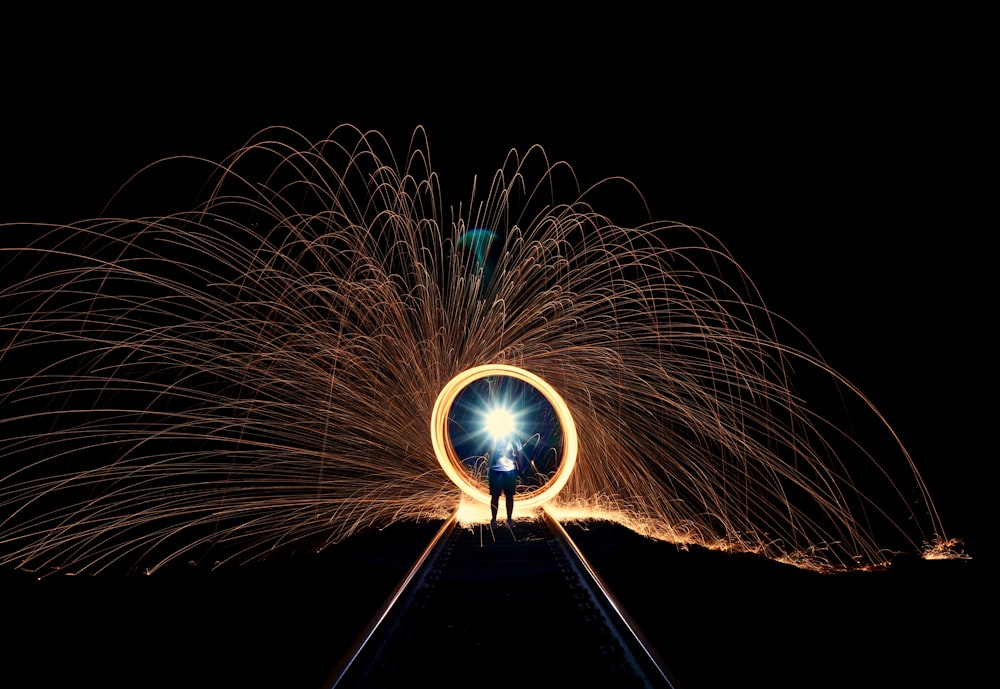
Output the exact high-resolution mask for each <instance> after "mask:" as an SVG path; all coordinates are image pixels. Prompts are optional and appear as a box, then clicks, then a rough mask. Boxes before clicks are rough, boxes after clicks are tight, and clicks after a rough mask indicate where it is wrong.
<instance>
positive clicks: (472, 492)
mask: <svg viewBox="0 0 1000 689" xmlns="http://www.w3.org/2000/svg"><path fill="white" fill-rule="evenodd" d="M489 376H509V377H511V378H516V379H517V380H520V381H523V382H525V383H528V384H529V385H532V386H534V388H535V389H536V390H538V392H540V393H541V394H542V396H543V397H545V399H546V400H547V401H548V403H549V404H551V405H552V408H553V409H554V410H555V412H556V417H557V418H558V419H559V424H560V425H561V426H562V431H563V448H562V456H561V457H560V459H559V468H558V469H557V470H556V473H555V476H553V477H552V479H551V480H550V481H549V482H548V483H546V484H545V485H544V486H542V487H541V488H540V489H538V490H534V491H531V492H530V493H526V494H525V495H523V496H518V504H519V505H521V506H522V507H524V508H526V509H530V508H534V507H540V506H541V505H543V504H545V503H546V502H548V501H549V500H551V499H552V498H554V497H555V496H556V495H558V494H559V491H561V490H562V489H563V487H564V486H565V485H566V482H567V481H568V480H569V477H570V475H571V474H572V473H573V468H574V467H575V466H576V454H577V449H578V447H579V441H578V439H577V435H576V425H575V424H574V423H573V415H572V414H571V413H570V411H569V407H567V406H566V402H565V401H563V398H562V397H561V396H560V395H559V393H558V392H556V391H555V389H554V388H553V387H552V386H551V385H549V384H548V383H547V382H545V381H544V380H543V379H541V378H539V377H538V376H536V375H535V374H534V373H531V372H529V371H525V370H524V369H522V368H517V367H516V366H508V365H505V364H485V365H483V366H476V367H474V368H470V369H466V370H465V371H462V372H461V373H459V374H458V375H457V376H455V377H454V378H452V379H451V380H449V381H448V383H447V384H446V385H445V386H444V388H442V390H441V392H440V394H438V398H437V401H436V402H435V403H434V409H433V411H432V412H431V443H432V444H433V445H434V454H435V455H437V459H438V462H440V464H441V468H442V469H444V472H445V473H446V474H447V475H448V477H449V478H450V479H451V480H452V481H453V482H454V483H455V485H457V486H458V487H459V488H461V489H462V490H463V491H464V492H465V494H466V495H468V496H469V497H471V498H473V499H475V500H478V501H479V502H483V503H489V501H490V495H489V493H488V492H485V491H483V489H482V488H481V487H480V486H479V485H477V484H474V483H472V482H471V481H470V480H469V476H468V474H467V473H466V472H465V471H464V470H462V469H461V468H460V467H461V465H462V461H461V459H460V458H459V457H458V453H457V452H455V448H454V446H453V445H452V443H451V438H450V436H449V434H448V413H449V412H450V411H451V405H452V404H453V403H454V402H455V399H456V398H457V397H458V396H459V394H461V392H462V391H463V390H464V389H465V388H466V386H468V385H469V384H471V383H474V382H475V381H477V380H479V379H481V378H487V377H489Z"/></svg>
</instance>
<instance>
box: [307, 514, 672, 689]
mask: <svg viewBox="0 0 1000 689" xmlns="http://www.w3.org/2000/svg"><path fill="white" fill-rule="evenodd" d="M541 515H542V516H541V517H539V518H536V519H532V520H528V521H520V522H517V523H515V524H514V525H513V527H512V528H508V527H507V526H506V525H502V524H501V525H500V526H499V527H498V528H495V529H491V528H490V527H489V526H485V525H483V526H476V527H473V528H469V527H462V526H459V525H458V524H457V522H456V519H455V518H454V517H452V518H451V519H450V520H449V521H448V522H446V523H445V524H444V525H443V526H442V527H441V529H440V530H439V531H438V533H437V535H436V536H435V537H434V539H433V541H432V542H431V543H430V545H428V547H427V548H426V550H425V551H424V552H423V554H422V555H421V556H420V557H419V558H418V560H417V562H416V564H415V565H414V566H413V568H412V569H411V570H410V571H409V573H408V574H407V575H406V576H405V577H404V578H403V581H402V582H401V583H400V585H399V586H398V587H397V589H396V590H395V592H394V593H393V594H392V596H390V598H389V599H388V600H387V601H386V603H385V604H384V606H383V608H382V609H381V610H380V612H379V613H378V614H377V615H376V617H375V618H374V619H373V620H372V622H371V623H370V625H369V627H368V629H366V630H365V632H364V633H363V634H362V635H361V637H360V639H359V641H358V642H357V644H356V645H355V647H354V648H352V649H351V650H350V652H349V653H348V654H346V655H345V657H344V658H343V660H342V661H341V662H340V664H339V665H338V667H337V668H336V669H335V671H334V672H333V673H332V675H331V678H330V680H329V682H328V683H327V685H326V687H327V688H328V689H362V688H364V689H371V688H377V689H383V688H384V689H391V688H393V687H403V686H406V687H412V686H414V684H419V685H420V686H424V684H425V683H430V686H434V687H435V688H436V689H444V688H447V687H460V686H461V687H466V688H471V689H483V688H484V687H505V688H506V689H516V688H517V687H536V686H547V687H553V689H555V688H557V687H562V686H570V685H575V686H581V687H601V688H602V689H616V688H622V689H626V688H628V689H631V688H646V689H659V688H661V687H664V688H670V689H678V685H677V684H676V681H675V680H673V679H672V678H671V677H670V675H669V673H668V671H667V670H666V668H665V666H664V665H663V663H662V662H660V661H659V660H658V659H657V658H656V656H655V653H654V652H653V651H652V650H651V648H650V647H649V645H648V644H646V643H645V642H644V640H643V638H642V635H641V632H640V631H639V630H638V629H637V628H636V627H635V625H634V624H632V623H631V622H630V620H629V618H628V615H627V613H626V612H625V611H624V610H623V609H622V608H621V606H620V605H619V604H618V603H617V602H616V601H615V599H614V597H613V596H612V594H611V593H610V591H608V590H607V588H606V587H605V586H604V584H603V583H602V582H601V580H600V578H599V577H598V576H597V574H596V573H595V572H594V570H593V568H592V567H591V566H590V565H589V564H588V563H587V561H586V559H585V558H584V557H583V555H582V553H581V552H580V550H579V549H578V548H577V547H576V545H575V544H574V543H573V541H572V540H571V539H570V537H569V535H568V534H567V533H566V531H565V530H564V529H563V528H562V526H561V525H560V524H559V523H558V522H557V521H556V520H555V519H554V518H553V517H551V515H549V514H548V513H547V512H545V511H542V513H541Z"/></svg>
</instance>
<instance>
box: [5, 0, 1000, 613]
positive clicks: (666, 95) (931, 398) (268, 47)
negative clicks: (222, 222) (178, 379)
mask: <svg viewBox="0 0 1000 689" xmlns="http://www.w3.org/2000/svg"><path fill="white" fill-rule="evenodd" d="M909 20H911V21H916V20H914V19H913V18H912V17H911V18H909ZM939 20H941V18H934V17H926V18H920V19H919V21H917V22H916V23H915V24H913V23H911V24H910V25H909V30H908V31H904V32H893V33H892V34H891V35H892V36H893V38H891V39H888V38H886V36H887V35H889V34H887V32H886V31H884V30H878V29H875V28H871V26H870V25H868V24H867V23H866V26H869V28H866V29H864V30H861V29H858V28H857V27H856V26H854V25H849V26H848V25H845V26H843V27H840V30H836V31H833V30H830V31H824V32H822V33H815V34H814V33H813V27H812V26H803V27H801V32H799V33H798V34H796V35H797V38H790V37H789V35H785V34H783V35H782V36H781V37H780V40H776V39H778V37H777V36H775V35H771V34H767V33H764V34H761V33H757V32H753V33H752V35H748V36H745V37H744V38H742V39H740V40H739V42H735V43H734V42H732V41H731V40H725V41H723V40H714V41H713V40H711V38H710V37H711V35H712V32H709V34H708V35H709V38H708V39H706V40H704V41H702V40H694V39H693V38H691V37H690V36H688V35H687V32H686V31H684V30H683V29H682V28H681V27H677V26H664V25H662V24H661V25H656V26H649V25H648V24H649V23H648V22H645V21H643V18H641V17H639V18H632V19H630V20H629V21H627V22H611V23H610V24H606V23H604V22H603V21H595V22H593V23H588V25H587V27H586V29H585V30H580V28H577V27H573V29H572V30H569V29H567V30H566V31H561V32H556V31H555V27H548V28H547V29H536V30H534V31H526V32H514V31H508V32H507V33H506V34H504V39H503V40H494V39H491V38H489V37H488V36H485V35H481V34H477V33H476V32H472V33H473V34H475V35H476V36H477V38H476V42H475V45H469V44H468V43H465V44H464V45H462V44H461V43H460V42H461V41H467V40H468V39H467V38H465V39H463V38H461V36H460V35H456V36H454V37H452V36H448V37H447V38H445V39H441V40H438V41H437V42H433V41H429V40H428V39H426V38H421V36H422V34H421V33H420V32H417V31H412V32H407V31H405V30H403V29H398V30H397V31H393V32H387V31H383V30H381V29H379V30H375V29H374V28H373V26H372V24H371V23H368V24H365V25H363V26H358V25H351V26H343V25H338V24H337V23H336V22H335V21H334V22H333V23H328V24H327V28H328V30H329V34H325V35H323V36H322V37H315V36H309V37H303V38H302V42H303V44H304V45H298V44H297V43H283V44H282V46H283V47H282V48H281V50H278V46H276V45H275V44H274V42H273V41H269V40H268V34H267V33H266V31H257V32H253V33H244V32H242V31H237V30H235V29H234V30H233V31H232V32H228V33H225V34H214V33H212V32H211V31H210V30H208V29H205V33H204V35H202V36H200V37H198V38H197V40H195V42H194V43H192V42H191V40H194V39H189V37H186V35H184V34H180V33H179V34H176V35H168V36H167V37H166V38H164V37H156V38H155V39H154V37H152V36H143V37H142V38H138V39H137V38H132V39H130V40H129V41H128V42H127V44H116V45H115V46H112V47H114V48H115V49H113V50H111V49H109V47H108V45H107V44H105V46H104V49H103V50H101V51H100V52H101V53H102V55H101V56H96V55H92V54H91V53H90V52H89V51H88V46H90V45H92V41H91V40H89V39H86V38H85V36H83V35H81V36H80V37H78V38H77V39H75V40H74V41H73V42H72V43H70V44H66V43H60V42H58V41H56V42H50V43H48V44H44V43H40V44H38V45H36V46H35V48H36V50H37V52H38V53H39V54H41V53H44V52H45V50H46V45H48V46H49V48H51V49H59V50H62V54H63V56H64V57H65V59H64V60H59V61H55V62H47V63H45V62H44V61H36V60H34V59H29V56H28V55H26V54H25V53H24V52H22V53H20V54H19V55H17V57H16V59H15V58H13V57H12V59H10V60H8V62H7V66H6V69H7V70H8V73H9V75H10V76H11V80H10V81H9V82H8V83H7V84H5V91H4V94H3V101H4V106H3V109H2V112H0V126H2V127H3V140H2V141H3V144H2V145H3V148H2V151H0V156H2V160H3V174H4V184H3V191H2V199H3V201H2V205H0V220H5V221H6V220H45V221H47V220H53V221H69V220H73V219H77V218H83V217H92V216H94V215H96V214H97V213H98V212H99V211H100V207H101V205H102V204H103V201H104V200H106V199H107V198H108V197H109V196H110V195H111V194H112V193H113V192H114V190H115V188H116V187H117V186H118V185H119V184H120V183H122V182H124V181H125V179H126V178H127V176H128V175H129V174H130V173H131V172H132V171H134V170H136V169H137V168H138V167H140V166H142V165H144V164H146V163H149V162H152V161H154V160H156V159H158V158H161V157H163V156H166V155H172V154H181V153H193V154H203V155H208V156H210V157H221V156H223V155H225V154H226V153H229V152H231V151H232V150H233V149H235V148H236V147H237V146H239V145H240V144H242V143H243V142H244V140H246V139H247V138H248V137H249V136H250V135H251V134H252V133H254V132H255V131H257V130H258V129H260V128H261V127H264V126H266V125H272V124H281V125H287V126H290V127H292V128H295V129H298V130H300V131H302V132H303V133H306V134H308V135H309V136H311V137H319V136H323V135H325V134H326V133H328V132H329V131H330V130H332V129H333V127H334V126H336V125H337V124H339V123H342V122H351V123H354V124H356V125H358V126H360V127H362V128H372V129H379V130H382V131H383V132H385V133H386V134H388V135H389V136H390V139H391V140H392V141H394V142H396V143H397V144H398V146H399V147H401V148H402V147H404V146H405V145H406V143H407V141H408V136H409V134H410V132H411V131H412V129H413V127H414V126H416V125H425V126H426V127H427V129H428V133H429V138H430V147H431V149H430V150H431V157H432V161H433V162H434V165H435V167H436V168H437V169H438V170H439V171H440V172H441V174H442V176H443V180H444V182H443V183H444V186H445V193H446V194H448V192H449V190H452V193H454V194H455V199H446V203H450V202H452V201H453V200H455V201H457V200H459V199H465V198H467V196H468V191H469V189H470V187H471V177H472V175H473V174H479V175H481V176H489V175H490V174H491V173H492V171H493V170H494V169H495V168H496V167H498V166H499V165H500V164H501V163H502V162H503V157H504V155H505V153H506V152H507V150H508V149H509V148H512V147H516V148H519V149H524V148H526V147H527V146H529V145H531V144H536V143H537V144H541V145H542V146H544V147H545V149H546V150H547V152H548V153H549V155H550V156H551V157H553V158H556V159H564V160H566V161H568V162H569V163H570V164H572V165H573V167H574V168H575V169H576V171H577V173H578V174H579V175H580V176H581V178H582V179H583V180H584V181H587V182H592V181H597V180H598V179H599V178H602V177H607V176H612V175H621V176H624V177H627V178H630V179H631V180H633V181H634V182H636V183H637V185H638V187H639V188H640V189H641V190H642V191H643V193H644V194H645V195H646V197H647V199H648V200H649V201H650V202H651V205H652V208H653V212H654V215H656V216H657V217H658V218H661V219H670V220H678V221H682V222H685V223H688V224H691V225H696V226H698V227H701V228H704V229H706V230H709V231H711V232H713V233H714V234H716V235H717V236H719V237H720V238H721V239H722V240H723V241H724V242H725V244H726V245H727V246H728V247H729V248H730V249H731V250H732V251H733V253H734V254H735V257H736V258H737V260H739V261H740V262H741V264H742V265H743V266H744V268H746V270H747V271H748V272H749V274H750V276H751V277H752V278H753V279H754V280H755V281H756V282H757V284H758V286H759V287H760V289H761V291H762V293H763V295H764V298H765V300H766V301H767V303H768V304H769V305H770V306H771V307H772V308H773V309H774V310H776V311H777V312H779V313H782V314H784V315H786V316H788V317H790V318H791V319H792V320H793V321H794V322H796V323H797V324H799V325H800V326H801V327H802V328H803V330H804V331H805V332H806V334H808V335H810V336H811V337H812V338H813V340H814V342H815V344H816V345H817V346H818V347H819V349H820V350H821V351H822V352H823V353H824V354H825V355H826V356H827V358H828V360H829V362H830V363H831V364H833V365H834V367H836V368H838V369H839V370H841V371H842V372H843V373H845V374H846V375H847V376H848V377H849V378H850V379H852V380H853V381H854V382H856V383H857V384H858V386H859V387H860V388H861V389H862V391H864V392H865V393H866V394H867V395H868V396H869V397H870V399H871V400H872V401H873V402H874V403H875V404H876V406H878V407H879V408H880V409H881V410H882V411H883V412H884V413H885V415H886V417H887V418H888V420H889V421H890V423H891V424H892V425H893V426H894V427H895V428H896V429H897V431H898V432H899V434H900V437H901V439H902V441H903V442H904V444H905V445H906V446H907V447H908V448H909V449H910V451H911V453H912V455H913V457H914V459H915V461H916V462H917V464H918V466H920V468H921V470H922V471H923V472H924V475H925V478H926V479H927V481H928V485H929V487H930V490H931V493H932V495H934V496H935V497H937V498H938V500H939V507H940V508H941V511H942V515H941V516H942V519H943V521H944V524H945V526H946V528H949V530H950V531H951V534H950V535H954V536H959V537H966V538H967V539H969V541H970V546H969V547H970V550H971V552H972V553H973V554H974V555H977V556H978V557H982V558H984V559H990V560H992V554H991V551H992V548H993V544H994V540H995V539H994V537H993V535H992V534H987V533H986V531H987V529H986V527H987V525H989V524H992V523H993V522H994V521H995V519H994V518H993V517H992V516H991V512H990V511H988V509H987V505H988V504H989V502H988V498H987V493H986V485H985V480H984V478H985V475H986V473H985V470H984V467H985V466H986V465H988V464H990V463H992V462H994V461H995V460H996V458H997V456H996V450H995V449H994V448H993V444H992V443H988V442H987V439H988V438H989V437H990V436H991V435H992V433H991V430H992V423H991V420H990V419H989V418H988V417H987V411H992V410H993V409H994V408H995V403H994V402H993V399H994V395H995V390H996V389H997V388H996V375H995V372H994V369H993V368H992V367H991V366H988V365H987V364H988V362H990V361H991V360H992V359H993V357H992V354H993V350H994V347H993V346H992V344H991V339H990V337H989V334H990V333H991V332H992V330H993V328H992V324H991V322H990V321H991V320H992V316H993V315H994V313H995V305H994V288H993V284H992V282H991V281H990V277H991V275H992V273H991V268H992V266H991V265H990V264H991V262H992V261H991V259H992V256H991V255H990V253H989V249H990V248H991V246H992V241H991V240H990V235H989V234H988V233H989V232H991V231H993V230H994V229H995V228H994V224H995V221H994V220H993V218H992V216H989V217H988V216H986V214H985V209H984V206H985V196H986V193H987V181H986V180H987V179H988V178H987V177H986V173H985V172H984V171H986V170H988V169H989V163H990V162H991V161H992V156H990V155H989V151H988V147H992V145H993V144H992V141H991V140H990V139H989V138H987V131H986V127H985V125H986V122H987V121H989V117H988V116H987V114H986V108H987V103H986V101H987V95H988V94H987V93H986V92H985V91H986V89H985V88H984V83H983V81H982V80H981V79H979V78H978V76H977V75H981V74H982V71H983V68H982V65H983V64H984V62H985V60H984V59H983V56H982V55H981V54H980V53H981V52H983V48H982V47H981V44H980V43H978V42H977V41H976V40H975V38H974V37H973V36H969V37H968V40H963V39H962V35H963V32H965V31H970V32H971V31H972V28H973V26H972V25H971V24H966V23H964V22H963V21H961V20H959V19H958V18H951V19H950V21H947V22H945V23H944V24H943V25H942V24H940V23H939ZM328 21H329V20H328ZM526 23H527V24H530V23H529V22H526ZM619 24H620V25H619ZM889 25H890V24H889V23H886V24H885V25H884V26H883V27H882V28H885V27H888V26H889ZM626 28H628V29H630V30H629V31H625V29H626ZM636 28H638V29H639V30H638V31H633V30H631V29H636ZM827 28H828V29H829V28H830V27H827ZM467 31H468V30H467ZM546 31H549V33H548V34H546V33H545V32H546ZM942 31H944V32H946V33H948V34H949V35H950V36H951V38H950V40H948V41H947V42H942V41H937V40H933V37H934V36H935V35H939V34H940V33H941V32H942ZM490 35H491V36H493V35H495V34H490ZM286 36H287V34H284V35H283V38H284V37H286ZM553 36H556V37H557V38H556V39H555V40H553V38H552V37H553ZM146 39H148V42H146ZM69 46H72V47H73V48H75V50H71V49H70V47H69ZM205 46H209V49H208V50H197V51H196V50H195V47H198V48H204V47H205ZM166 48H169V49H170V50H171V51H172V52H171V53H170V54H171V55H172V59H170V60H167V59H165V55H164V51H165V49H166ZM278 55H280V58H279V57H278ZM43 63H44V64H51V65H52V66H51V67H43V66H40V65H42V64H43ZM990 136H993V135H992V134H990ZM990 191H991V192H992V191H993V190H992V187H991V188H990ZM930 595H931V597H934V598H936V597H938V595H940V596H941V597H942V598H947V593H944V592H941V593H940V594H930Z"/></svg>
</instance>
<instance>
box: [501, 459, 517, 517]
mask: <svg viewBox="0 0 1000 689" xmlns="http://www.w3.org/2000/svg"><path fill="white" fill-rule="evenodd" d="M507 474H508V475H507V476H506V477H504V487H503V492H504V499H505V500H506V504H507V522H508V523H510V522H511V520H512V519H513V518H514V490H515V489H516V488H517V476H516V475H515V474H514V472H513V471H508V472H507Z"/></svg>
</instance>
